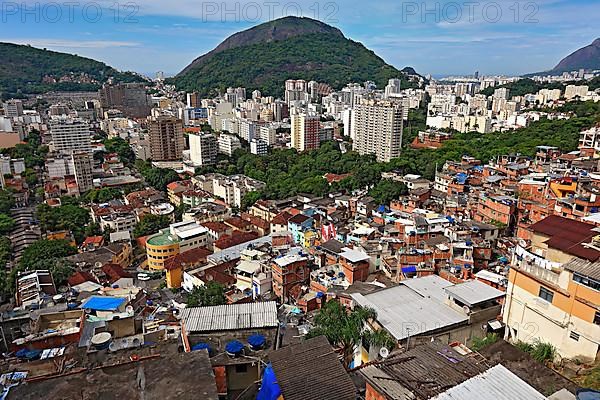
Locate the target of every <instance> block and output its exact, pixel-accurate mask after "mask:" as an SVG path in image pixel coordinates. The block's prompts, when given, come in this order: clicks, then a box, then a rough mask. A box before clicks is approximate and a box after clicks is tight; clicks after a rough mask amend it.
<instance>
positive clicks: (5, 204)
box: [0, 190, 15, 214]
mask: <svg viewBox="0 0 600 400" xmlns="http://www.w3.org/2000/svg"><path fill="white" fill-rule="evenodd" d="M14 206H15V198H14V197H13V195H12V193H11V192H10V191H8V190H0V213H4V214H8V213H9V212H10V209H11V208H13V207H14Z"/></svg>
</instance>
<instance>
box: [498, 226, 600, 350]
mask: <svg viewBox="0 0 600 400" xmlns="http://www.w3.org/2000/svg"><path fill="white" fill-rule="evenodd" d="M594 228H595V227H594V226H593V225H589V224H584V223H582V222H578V221H573V220H569V219H566V218H562V217H558V216H551V217H548V218H546V219H544V220H542V221H540V222H538V223H536V224H534V225H532V226H531V227H530V230H531V232H532V238H531V243H530V246H529V247H523V246H517V247H516V248H515V253H514V256H513V260H512V262H511V269H510V273H509V276H508V280H509V283H508V287H507V291H506V302H505V305H504V309H503V320H504V322H505V323H506V325H507V330H506V336H507V337H506V338H507V339H510V340H512V341H523V342H527V343H533V342H535V341H538V340H539V341H542V342H546V343H550V344H552V345H553V346H554V347H555V348H556V350H557V352H558V355H559V356H561V357H565V358H571V359H579V360H580V361H594V360H600V243H599V242H598V240H596V238H595V237H594V235H595V233H596V232H595V231H594V230H593V229H594Z"/></svg>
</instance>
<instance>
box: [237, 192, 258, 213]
mask: <svg viewBox="0 0 600 400" xmlns="http://www.w3.org/2000/svg"><path fill="white" fill-rule="evenodd" d="M261 197H262V193H260V192H248V193H246V194H245V195H244V197H243V198H242V210H247V209H248V208H250V207H252V206H253V205H254V203H256V202H257V201H258V200H260V198H261Z"/></svg>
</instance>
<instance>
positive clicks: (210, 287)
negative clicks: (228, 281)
mask: <svg viewBox="0 0 600 400" xmlns="http://www.w3.org/2000/svg"><path fill="white" fill-rule="evenodd" d="M226 302H227V299H226V298H225V288H224V287H223V285H221V284H220V283H218V282H214V281H211V282H208V283H207V284H206V285H204V286H197V287H195V288H194V289H193V290H192V292H191V293H189V294H188V295H187V307H206V306H220V305H223V304H225V303H226Z"/></svg>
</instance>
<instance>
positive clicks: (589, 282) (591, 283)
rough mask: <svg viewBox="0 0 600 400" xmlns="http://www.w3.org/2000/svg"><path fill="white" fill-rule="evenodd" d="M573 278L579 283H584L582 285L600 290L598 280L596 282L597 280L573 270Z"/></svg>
mask: <svg viewBox="0 0 600 400" xmlns="http://www.w3.org/2000/svg"><path fill="white" fill-rule="evenodd" d="M573 280H574V281H575V282H577V283H579V284H580V285H584V286H587V287H590V288H592V289H595V290H600V282H598V281H597V280H594V279H592V278H589V277H587V276H585V275H580V274H578V273H576V272H574V273H573Z"/></svg>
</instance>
